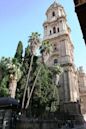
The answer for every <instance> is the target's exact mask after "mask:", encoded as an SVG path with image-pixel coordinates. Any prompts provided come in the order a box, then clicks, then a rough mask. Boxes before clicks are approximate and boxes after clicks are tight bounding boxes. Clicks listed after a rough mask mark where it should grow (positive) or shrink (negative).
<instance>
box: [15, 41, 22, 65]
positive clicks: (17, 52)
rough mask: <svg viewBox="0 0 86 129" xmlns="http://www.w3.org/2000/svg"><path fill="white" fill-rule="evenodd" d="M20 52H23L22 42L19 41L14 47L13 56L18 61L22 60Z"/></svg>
mask: <svg viewBox="0 0 86 129" xmlns="http://www.w3.org/2000/svg"><path fill="white" fill-rule="evenodd" d="M22 54H23V44H22V42H21V41H19V43H18V46H17V49H16V53H15V56H14V58H16V59H17V60H18V62H19V63H21V62H22Z"/></svg>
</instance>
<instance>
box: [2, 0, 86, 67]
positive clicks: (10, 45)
mask: <svg viewBox="0 0 86 129" xmlns="http://www.w3.org/2000/svg"><path fill="white" fill-rule="evenodd" d="M53 1H54V0H0V57H2V56H5V57H9V56H10V57H13V55H14V53H15V50H16V47H17V44H18V42H19V41H20V40H21V41H22V42H23V46H24V48H25V47H26V46H27V44H28V43H27V41H28V36H29V35H30V34H31V32H39V33H40V34H41V36H43V27H42V24H43V22H44V20H45V19H46V17H45V12H46V10H47V8H48V7H49V6H50V4H52V3H53ZM58 1H59V3H60V4H62V5H63V6H64V8H65V11H66V14H67V20H68V24H69V26H70V28H71V38H72V41H73V44H74V47H75V50H74V58H75V64H76V66H77V67H78V66H84V68H85V69H86V60H85V59H86V46H85V43H84V40H83V35H82V32H81V29H80V25H79V22H78V19H77V16H76V13H75V9H74V3H73V0H58Z"/></svg>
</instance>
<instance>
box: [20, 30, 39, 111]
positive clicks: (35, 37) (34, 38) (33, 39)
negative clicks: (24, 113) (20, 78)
mask: <svg viewBox="0 0 86 129" xmlns="http://www.w3.org/2000/svg"><path fill="white" fill-rule="evenodd" d="M39 37H40V34H38V33H37V32H35V33H34V32H33V33H32V34H31V36H29V40H28V42H29V43H30V51H31V61H30V67H29V70H28V75H27V81H26V85H25V89H24V94H23V100H22V109H23V108H24V103H25V96H26V91H27V88H28V82H29V79H30V73H31V69H32V63H33V58H34V54H35V52H36V49H37V48H38V46H39V44H40V38H39Z"/></svg>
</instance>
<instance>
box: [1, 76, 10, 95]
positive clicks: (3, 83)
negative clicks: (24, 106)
mask: <svg viewBox="0 0 86 129" xmlns="http://www.w3.org/2000/svg"><path fill="white" fill-rule="evenodd" d="M8 80H9V79H8V76H5V77H4V78H3V79H2V81H1V83H0V97H3V96H8V95H9V90H8V87H7V83H8Z"/></svg>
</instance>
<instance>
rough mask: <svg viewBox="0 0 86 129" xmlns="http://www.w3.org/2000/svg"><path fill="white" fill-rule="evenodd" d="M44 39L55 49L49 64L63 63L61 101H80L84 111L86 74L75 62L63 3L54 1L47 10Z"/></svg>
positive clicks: (60, 80)
mask: <svg viewBox="0 0 86 129" xmlns="http://www.w3.org/2000/svg"><path fill="white" fill-rule="evenodd" d="M43 28H44V38H43V40H44V41H49V43H50V44H51V45H52V48H53V51H52V53H51V55H50V56H49V57H48V58H47V55H46V56H45V60H47V61H46V64H47V65H48V66H53V65H61V66H62V69H63V73H62V74H61V76H60V79H59V88H58V89H59V98H60V103H70V102H78V101H79V102H80V104H81V109H82V110H83V111H84V113H85V110H84V105H83V103H85V101H86V100H85V99H86V74H85V73H84V71H83V68H82V67H80V68H79V69H76V67H75V64H74V56H73V54H74V46H73V43H72V40H71V37H70V32H71V30H70V27H69V26H68V24H67V18H66V13H65V10H64V8H63V6H62V5H60V4H59V3H57V2H54V3H53V4H52V5H50V7H49V8H48V9H47V11H46V21H44V23H43Z"/></svg>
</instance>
